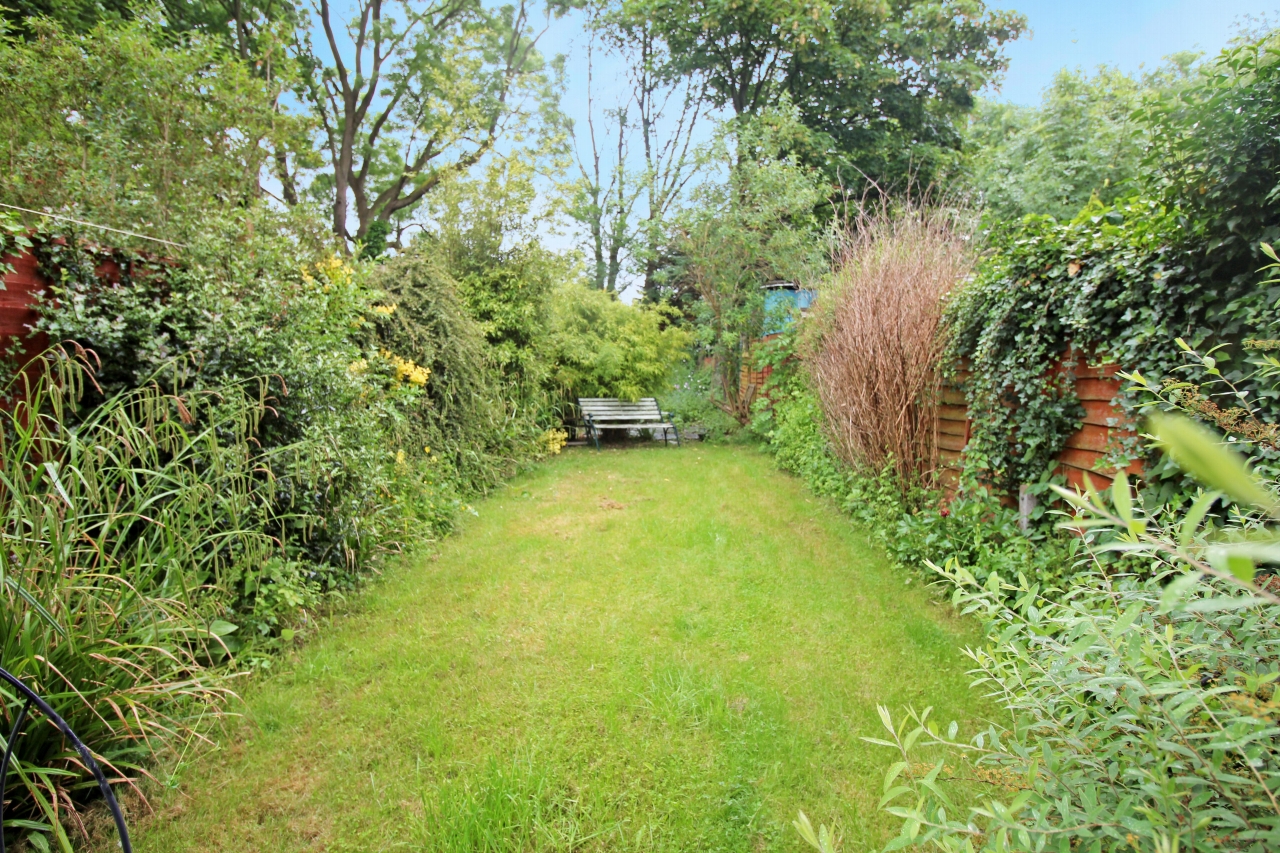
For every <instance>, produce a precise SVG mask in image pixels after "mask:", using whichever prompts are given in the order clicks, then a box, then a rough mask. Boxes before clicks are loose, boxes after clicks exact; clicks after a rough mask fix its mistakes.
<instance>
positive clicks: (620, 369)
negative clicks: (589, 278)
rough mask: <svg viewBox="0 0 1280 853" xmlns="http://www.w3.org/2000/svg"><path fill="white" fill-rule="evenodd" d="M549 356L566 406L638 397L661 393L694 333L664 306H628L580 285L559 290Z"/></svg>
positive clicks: (611, 295) (601, 291) (553, 309)
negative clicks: (580, 401)
mask: <svg viewBox="0 0 1280 853" xmlns="http://www.w3.org/2000/svg"><path fill="white" fill-rule="evenodd" d="M551 316H552V319H551V334H550V336H549V341H548V343H547V349H546V358H547V360H548V361H549V362H550V364H551V365H552V367H551V384H552V387H553V388H554V389H555V391H556V392H557V394H558V396H559V398H560V399H561V400H562V405H563V404H572V403H573V401H575V400H576V399H577V398H578V397H618V398H620V399H623V400H637V399H639V398H640V397H643V396H647V395H655V394H660V393H661V392H662V390H663V389H664V387H665V386H666V383H667V379H668V378H669V377H670V375H671V371H672V370H673V369H674V368H675V366H676V365H677V364H679V363H680V362H681V361H682V360H683V359H685V358H686V357H687V356H688V350H689V344H690V343H691V340H690V335H689V334H688V333H687V332H685V331H684V330H683V329H681V328H679V327H677V326H674V325H672V324H671V321H672V318H671V316H670V313H669V312H668V311H666V310H664V309H663V308H661V307H648V306H640V305H627V304H626V303H624V302H622V301H620V300H619V299H618V298H617V297H616V296H614V295H613V294H612V293H608V292H606V291H603V290H594V289H590V288H587V287H585V286H583V285H580V284H569V285H565V286H562V287H560V288H558V289H557V290H556V292H555V294H554V301H553V304H552V315H551Z"/></svg>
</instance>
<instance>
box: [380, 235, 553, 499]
mask: <svg viewBox="0 0 1280 853" xmlns="http://www.w3.org/2000/svg"><path fill="white" fill-rule="evenodd" d="M371 284H372V285H373V286H374V287H376V288H377V289H378V290H379V291H381V292H382V294H383V296H382V298H383V299H385V302H386V304H385V305H381V306H377V307H375V308H374V309H373V310H372V312H371V315H370V316H372V317H373V318H374V321H375V323H376V327H377V338H378V341H379V344H380V346H381V347H384V348H385V349H386V350H387V351H388V352H390V353H393V354H394V355H395V356H397V357H400V358H405V359H408V360H409V361H411V362H413V363H414V364H417V365H419V366H421V367H423V368H426V369H427V370H429V371H430V374H431V376H430V379H429V380H428V381H427V382H426V385H425V388H424V390H423V392H422V394H421V396H419V397H418V398H417V399H415V400H414V401H413V402H412V403H411V405H410V406H409V407H408V408H407V410H406V415H407V421H406V422H405V423H404V425H403V436H402V440H401V442H400V445H401V446H403V447H406V448H410V453H412V454H414V455H416V453H417V452H418V451H423V452H424V454H425V455H426V456H427V457H429V458H438V459H439V460H440V461H439V465H442V466H444V469H445V471H443V472H442V471H440V470H439V468H437V471H436V474H437V475H447V477H446V478H447V479H448V480H450V481H451V482H453V483H455V484H456V487H457V489H458V490H459V491H460V492H462V493H470V492H474V491H476V490H484V489H487V488H489V487H491V486H493V485H495V484H496V483H497V482H498V481H499V480H500V479H501V478H502V477H503V476H505V475H506V474H508V473H510V468H511V466H512V464H513V462H514V461H515V460H516V459H518V458H519V457H520V456H521V455H523V454H525V453H527V452H529V446H530V444H531V442H532V441H533V440H534V437H535V436H536V434H537V430H536V427H535V425H534V423H533V422H532V419H531V417H530V415H531V413H530V412H528V411H527V410H526V409H525V408H523V407H522V403H521V401H520V400H518V399H512V397H511V394H512V389H510V388H509V387H507V386H506V385H505V384H504V381H503V377H502V376H501V374H500V373H499V371H498V362H499V360H500V359H501V358H502V356H503V352H504V351H502V350H499V351H498V352H497V353H495V351H494V349H493V348H492V347H491V345H490V343H489V342H488V341H487V340H486V338H485V330H484V325H483V323H481V322H477V321H476V320H475V319H473V318H472V315H471V314H470V313H469V312H468V310H467V306H466V304H465V302H464V297H463V293H462V288H461V287H460V286H459V284H458V283H457V282H456V281H454V280H453V278H452V277H450V276H449V274H448V273H447V272H446V271H445V269H444V266H443V264H442V263H441V262H440V261H439V260H437V259H436V257H435V256H434V253H433V252H432V251H430V249H428V248H427V247H425V246H415V247H413V248H410V249H409V250H408V251H407V252H404V253H401V254H400V255H399V256H397V257H396V258H394V259H393V260H390V261H388V262H386V263H385V264H382V265H381V266H379V267H378V268H377V270H376V271H375V272H374V274H373V276H372V278H371ZM507 343H510V341H508V342H507ZM511 351H514V349H513V350H511ZM519 355H520V357H521V358H525V357H527V354H526V353H524V352H522V351H520V352H519Z"/></svg>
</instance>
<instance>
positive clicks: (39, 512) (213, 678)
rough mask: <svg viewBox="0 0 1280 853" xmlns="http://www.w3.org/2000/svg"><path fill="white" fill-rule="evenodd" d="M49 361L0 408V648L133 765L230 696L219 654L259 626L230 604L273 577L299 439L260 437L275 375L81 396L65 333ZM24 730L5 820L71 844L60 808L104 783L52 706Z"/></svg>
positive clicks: (3, 697) (119, 759)
mask: <svg viewBox="0 0 1280 853" xmlns="http://www.w3.org/2000/svg"><path fill="white" fill-rule="evenodd" d="M44 366H45V367H46V368H47V370H46V372H44V373H43V374H42V375H40V376H39V377H38V378H36V379H34V380H32V381H33V382H34V384H33V385H28V384H26V383H24V385H23V387H22V388H21V389H20V390H21V392H22V393H21V395H20V398H21V402H19V403H17V404H16V405H15V406H13V407H12V408H4V409H0V506H3V508H4V515H3V519H0V523H2V524H3V528H4V530H3V533H4V538H5V542H6V546H5V551H4V560H3V566H2V567H0V660H3V662H4V666H5V668H6V669H8V670H9V671H11V672H12V673H13V674H14V675H16V676H18V677H19V678H21V679H23V681H24V682H26V684H27V685H28V686H30V687H31V688H32V689H34V690H35V691H37V692H38V693H40V694H42V695H43V696H44V698H45V699H46V700H47V701H48V702H49V703H50V704H51V705H52V706H53V707H54V710H56V711H57V712H58V713H59V714H60V715H61V716H62V717H63V718H64V719H66V720H67V722H68V723H70V725H71V727H72V728H73V729H74V730H75V731H76V732H77V733H78V734H79V735H80V736H81V737H82V738H83V739H84V740H85V742H86V743H88V744H91V745H92V748H93V749H94V751H95V753H96V754H98V755H99V756H101V757H102V759H103V760H104V761H105V763H106V764H107V765H108V766H109V767H110V768H112V770H111V771H109V774H108V775H113V776H119V777H123V778H125V779H128V778H130V777H131V776H132V775H133V774H135V773H138V772H142V771H141V767H142V765H143V764H144V763H145V762H146V761H147V760H148V758H150V757H151V756H153V755H154V754H155V752H156V751H157V750H159V749H161V748H162V747H163V746H164V745H166V744H169V743H172V742H174V741H176V740H181V739H187V738H193V737H197V736H198V735H197V734H196V732H195V731H194V726H195V724H196V721H197V718H198V717H200V716H202V715H203V714H205V712H208V711H212V712H213V714H215V715H216V713H217V707H218V705H219V704H220V703H221V701H222V700H223V699H225V697H226V696H227V695H228V690H227V686H226V684H225V682H224V680H223V679H224V674H223V672H221V671H219V670H218V669H216V668H211V666H212V665H213V664H216V663H217V662H218V661H220V660H222V659H224V658H225V657H226V653H227V651H228V650H229V649H233V648H236V647H238V645H239V638H240V637H243V636H244V635H245V634H247V633H251V629H249V628H248V627H247V626H245V625H237V624H235V623H232V622H229V621H227V620H226V618H225V617H226V616H227V615H228V613H227V611H226V609H225V607H226V605H227V604H229V603H231V602H234V601H236V600H240V599H245V598H252V597H254V595H255V593H257V592H258V591H259V590H261V589H262V588H264V587H271V586H272V585H273V583H274V581H275V578H273V577H272V576H271V574H270V568H269V567H270V566H272V565H274V564H275V563H276V562H277V561H279V560H280V559H281V558H282V549H281V546H280V543H279V542H278V541H277V540H276V539H275V537H273V536H272V535H270V534H269V533H268V531H269V530H270V529H272V528H273V527H274V526H276V525H277V524H279V523H280V522H281V521H283V520H284V519H283V518H282V517H280V516H279V515H278V514H277V513H278V510H279V504H278V503H277V502H276V501H275V500H273V497H274V489H273V485H274V481H273V478H272V477H270V476H268V475H267V474H266V473H265V472H266V471H268V470H269V469H270V467H271V466H272V456H273V455H276V454H280V453H287V452H289V451H288V449H287V448H279V449H277V450H276V451H274V452H273V451H267V450H264V449H262V448H261V447H259V446H258V445H257V444H256V443H255V442H254V441H253V438H252V437H253V434H254V432H255V431H256V429H257V427H258V426H259V425H260V423H261V422H262V420H263V418H264V417H266V416H267V412H268V410H269V406H268V403H267V399H266V393H267V384H266V382H265V381H263V382H251V383H244V384H239V385H231V386H225V387H223V388H221V389H219V390H218V391H217V392H216V394H215V393H214V392H204V393H188V394H185V395H183V396H177V395H174V394H172V393H171V392H169V391H167V390H164V389H162V387H161V386H160V385H159V384H158V383H148V384H146V385H144V386H143V387H140V388H138V389H137V390H134V391H129V392H127V393H124V394H120V395H117V396H113V397H111V398H110V399H108V400H107V401H105V402H103V403H101V404H99V405H97V406H94V407H93V408H92V409H89V410H79V411H77V406H78V400H79V397H80V392H81V391H82V390H83V389H84V388H85V387H86V383H91V382H92V374H91V372H90V371H89V369H88V367H87V365H86V364H85V363H84V362H83V361H81V360H73V359H71V358H69V357H67V356H66V354H65V353H63V352H62V351H60V350H55V351H52V352H50V353H49V354H48V355H47V356H46V359H45V360H44ZM37 373H38V371H31V372H30V373H29V374H23V375H22V376H21V377H20V378H19V381H20V382H21V381H23V380H25V379H26V378H27V377H28V376H29V375H35V374H37ZM73 412H74V413H75V415H76V416H75V417H74V418H73V417H72V414H73ZM291 520H292V521H294V522H296V523H298V524H306V523H307V522H308V521H309V519H307V518H306V517H305V516H301V515H297V514H295V515H293V517H292V519H291ZM0 703H3V706H4V707H3V717H4V718H5V719H7V720H10V721H12V720H13V719H14V715H15V714H16V713H17V712H18V709H19V707H20V706H21V704H22V700H21V699H19V698H18V697H17V696H16V694H15V693H14V692H13V691H12V690H11V689H10V688H9V687H8V686H7V685H6V686H3V687H0ZM16 746H17V749H16V752H15V760H16V763H15V766H14V768H13V772H11V773H10V775H9V777H8V782H7V786H6V789H5V790H4V791H3V792H2V793H3V796H4V798H5V800H6V804H7V807H6V810H5V818H6V821H5V823H6V827H7V828H8V829H10V830H12V829H13V828H14V827H18V828H19V829H25V830H31V831H35V832H37V833H44V834H52V835H53V836H54V838H55V839H56V841H57V843H58V845H59V846H60V848H61V849H62V850H64V851H70V850H71V843H70V840H69V839H68V837H67V835H66V827H68V826H71V825H73V823H74V821H68V820H66V819H65V818H66V817H67V815H68V812H70V814H72V815H74V814H75V810H76V808H77V806H78V805H79V804H81V803H82V802H83V801H84V799H85V797H86V794H89V793H92V792H96V790H97V788H96V785H94V783H93V780H92V778H91V777H89V776H88V774H87V772H86V771H85V769H84V767H83V766H82V765H81V762H80V758H79V756H78V755H77V754H76V752H75V750H74V749H72V748H71V747H70V745H69V744H68V743H67V742H66V741H65V740H64V739H63V738H62V736H61V734H60V733H59V732H57V730H56V729H54V728H53V727H52V726H51V725H47V724H46V723H45V722H43V721H37V722H31V723H29V724H28V726H27V728H26V735H25V737H23V738H21V739H20V740H19V741H18V742H17V744H16ZM37 849H39V848H37Z"/></svg>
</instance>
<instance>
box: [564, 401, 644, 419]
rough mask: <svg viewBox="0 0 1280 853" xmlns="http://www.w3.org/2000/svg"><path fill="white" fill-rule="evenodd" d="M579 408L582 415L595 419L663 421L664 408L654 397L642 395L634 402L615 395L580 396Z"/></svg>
mask: <svg viewBox="0 0 1280 853" xmlns="http://www.w3.org/2000/svg"><path fill="white" fill-rule="evenodd" d="M578 408H579V409H581V410H582V417H584V418H587V417H589V418H591V419H592V420H593V421H597V422H600V421H634V422H645V421H661V420H662V410H661V409H660V408H658V401H657V400H656V399H654V398H653V397H641V398H640V399H639V400H637V401H636V402H634V403H624V402H622V401H621V400H617V399H614V398H613V397H579V398H578Z"/></svg>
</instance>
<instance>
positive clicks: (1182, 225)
mask: <svg viewBox="0 0 1280 853" xmlns="http://www.w3.org/2000/svg"><path fill="white" fill-rule="evenodd" d="M1274 41H1275V38H1274V37H1272V36H1268V37H1266V38H1264V39H1262V40H1260V41H1259V42H1258V43H1256V44H1254V45H1251V46H1247V47H1243V48H1233V49H1232V50H1230V51H1227V52H1224V54H1223V55H1222V56H1220V57H1219V58H1218V59H1217V60H1216V61H1214V62H1213V63H1210V64H1209V65H1208V66H1207V67H1206V69H1205V70H1204V71H1203V72H1202V74H1201V77H1200V81H1199V83H1197V84H1196V85H1194V86H1189V87H1186V88H1185V89H1182V90H1179V91H1178V92H1177V93H1176V96H1171V98H1170V100H1169V102H1167V103H1165V102H1160V103H1154V104H1151V105H1149V106H1148V107H1147V108H1146V109H1145V110H1144V111H1143V112H1141V113H1140V114H1139V115H1138V116H1137V117H1138V118H1139V119H1141V120H1142V121H1145V122H1148V123H1149V124H1150V125H1152V126H1153V128H1154V129H1155V131H1158V133H1155V135H1156V136H1158V137H1159V138H1160V139H1161V140H1163V141H1162V143H1161V146H1160V147H1158V148H1156V149H1154V150H1153V153H1152V155H1151V156H1152V158H1162V159H1159V160H1158V161H1157V160H1156V159H1153V160H1152V161H1151V163H1150V165H1151V166H1152V169H1151V172H1150V176H1149V178H1148V180H1147V184H1146V186H1144V187H1143V192H1142V193H1141V194H1139V195H1137V196H1134V197H1131V198H1130V199H1128V200H1125V201H1123V202H1120V203H1118V204H1116V205H1114V206H1104V205H1103V204H1101V203H1100V202H1098V201H1096V200H1095V201H1093V202H1091V203H1090V204H1089V205H1087V206H1086V207H1085V209H1084V210H1083V211H1082V212H1081V213H1080V214H1079V215H1078V216H1077V217H1076V218H1075V219H1073V220H1071V221H1069V222H1060V221H1058V220H1055V219H1053V218H1051V217H1047V216H1028V217H1026V218H1024V219H1022V220H1019V221H1016V222H1011V223H1009V222H1006V223H995V224H993V225H991V226H990V228H989V231H988V233H987V234H986V237H987V244H986V245H987V248H988V252H987V255H986V256H985V257H984V259H983V261H982V263H981V264H980V265H979V268H978V271H977V273H976V275H975V277H974V279H973V280H972V281H971V282H969V283H968V284H967V285H966V286H965V287H963V288H961V290H960V291H959V292H958V293H957V295H956V296H955V297H954V298H953V300H952V302H951V303H950V305H949V306H948V309H947V328H948V329H949V330H950V332H951V341H950V349H949V352H948V359H947V361H948V369H949V371H950V372H951V375H952V376H953V378H955V377H958V376H959V375H961V371H962V370H967V371H968V373H967V375H966V376H965V390H966V392H967V394H968V400H969V412H970V417H971V418H972V419H973V426H972V432H971V437H970V440H969V443H968V447H967V449H966V473H967V475H968V479H969V480H970V481H971V482H974V483H986V484H989V485H992V486H996V487H998V488H1000V489H1003V490H1006V491H1014V490H1016V489H1017V487H1018V486H1019V485H1020V484H1024V483H1032V482H1035V481H1037V480H1039V479H1040V478H1041V477H1042V476H1043V475H1044V474H1045V472H1046V471H1047V470H1048V469H1049V468H1050V466H1051V465H1052V464H1053V461H1054V459H1055V457H1056V456H1057V454H1058V453H1059V452H1060V451H1061V450H1062V448H1063V445H1064V444H1065V441H1066V439H1067V437H1068V436H1069V435H1070V434H1071V433H1072V432H1073V431H1074V430H1076V429H1077V428H1079V426H1080V422H1081V417H1082V414H1083V410H1082V407H1081V405H1080V401H1079V400H1078V399H1076V397H1075V395H1074V393H1073V391H1072V388H1073V382H1072V380H1073V378H1074V377H1073V375H1072V374H1073V371H1074V370H1075V369H1076V368H1078V367H1079V366H1080V364H1081V362H1082V360H1083V361H1088V362H1090V363H1099V362H1114V363H1118V364H1119V365H1121V366H1122V367H1123V368H1124V369H1126V370H1135V369H1136V370H1140V371H1141V372H1142V374H1143V375H1145V376H1147V377H1150V378H1152V379H1154V380H1156V381H1158V380H1159V379H1160V378H1162V377H1164V376H1169V375H1173V374H1174V373H1175V371H1177V370H1178V368H1179V367H1181V366H1182V365H1183V364H1184V361H1183V359H1182V356H1181V353H1180V351H1179V349H1178V347H1177V346H1176V345H1175V344H1174V341H1175V339H1177V338H1182V339H1183V340H1184V341H1185V342H1186V343H1187V344H1188V345H1190V346H1191V347H1193V348H1195V349H1197V350H1202V351H1205V350H1208V349H1209V348H1210V347H1213V346H1217V345H1219V344H1226V345H1227V346H1226V347H1225V348H1223V349H1221V350H1218V351H1217V357H1218V361H1219V362H1220V365H1219V366H1220V368H1221V369H1222V370H1223V372H1224V375H1225V376H1227V377H1228V378H1230V379H1231V380H1232V381H1233V382H1237V383H1239V384H1240V387H1241V388H1242V389H1244V390H1248V391H1250V392H1253V393H1255V394H1257V395H1258V397H1259V401H1260V403H1261V404H1262V405H1263V406H1266V407H1271V408H1277V409H1280V403H1278V402H1277V395H1276V393H1275V391H1274V390H1273V389H1269V388H1257V387H1255V384H1254V381H1253V379H1251V377H1252V375H1253V373H1254V371H1253V369H1252V366H1251V365H1250V364H1249V363H1248V362H1247V359H1246V358H1245V350H1244V348H1243V346H1242V344H1243V341H1244V340H1245V339H1246V338H1251V337H1252V338H1275V337H1280V334H1278V331H1280V328H1278V327H1280V312H1278V311H1277V307H1276V306H1277V301H1278V300H1280V286H1278V285H1277V283H1276V282H1274V281H1271V282H1260V279H1262V278H1263V276H1260V275H1257V274H1256V270H1258V268H1259V267H1261V266H1263V265H1264V264H1265V263H1266V262H1267V259H1266V258H1265V257H1264V256H1263V254H1262V252H1261V248H1260V245H1261V243H1262V241H1264V240H1265V241H1272V240H1275V239H1276V236H1277V234H1278V233H1280V188H1278V187H1277V185H1276V179H1275V171H1274V163H1276V162H1280V143H1278V142H1277V141H1276V140H1277V138H1280V137H1277V134H1276V127H1277V126H1280V98H1278V97H1275V95H1276V94H1277V93H1280V61H1277V60H1280V51H1277V50H1275V49H1273V48H1272V47H1271V44H1272V42H1274ZM1227 190H1229V192H1228V191H1227ZM1120 402H1121V403H1122V404H1125V405H1128V404H1129V401H1128V400H1127V399H1125V398H1123V397H1122V399H1121V400H1120ZM1136 453H1138V450H1137V448H1136V446H1135V447H1129V448H1125V447H1121V448H1117V453H1116V460H1115V461H1120V457H1123V456H1124V455H1125V454H1136Z"/></svg>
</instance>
